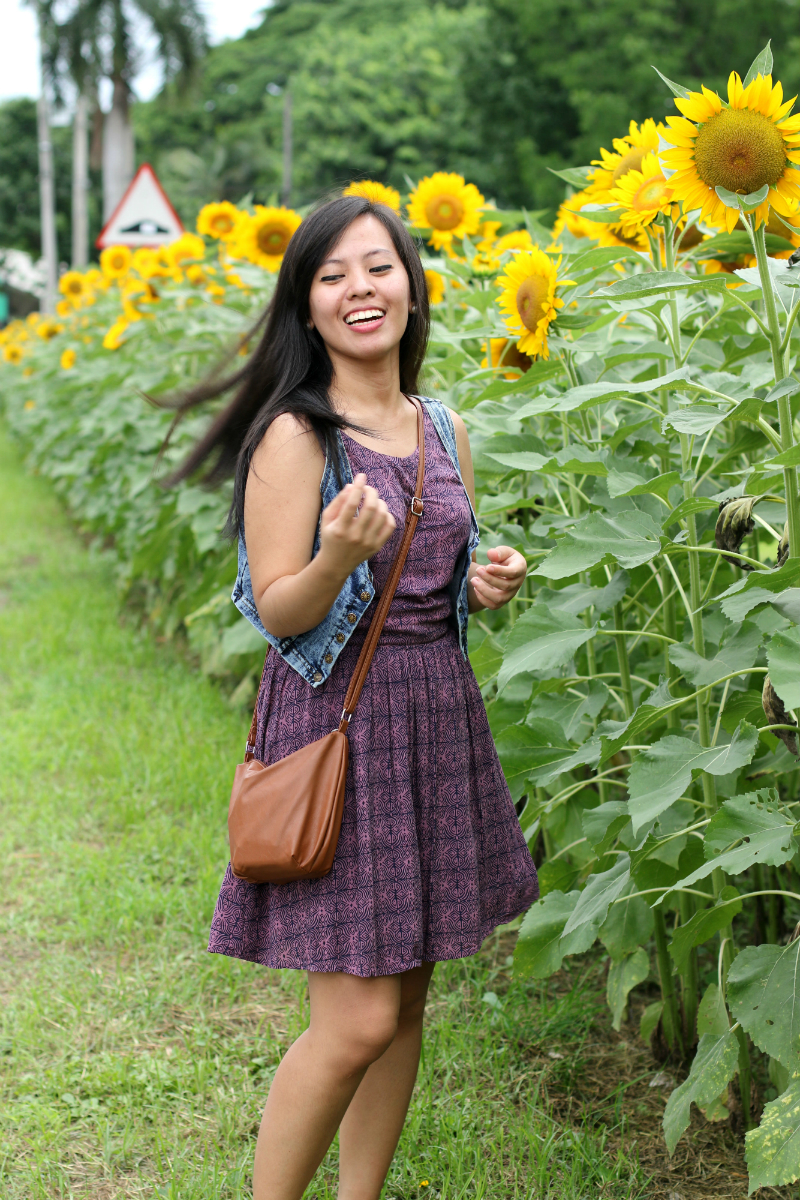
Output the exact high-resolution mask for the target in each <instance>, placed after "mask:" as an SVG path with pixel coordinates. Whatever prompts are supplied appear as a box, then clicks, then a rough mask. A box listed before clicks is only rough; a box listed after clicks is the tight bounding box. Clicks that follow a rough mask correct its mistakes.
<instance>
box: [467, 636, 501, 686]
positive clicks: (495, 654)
mask: <svg viewBox="0 0 800 1200" xmlns="http://www.w3.org/2000/svg"><path fill="white" fill-rule="evenodd" d="M469 661H470V664H471V666H472V669H473V671H474V672H475V676H476V678H477V680H478V683H480V684H483V683H485V682H486V680H487V679H491V678H492V676H493V675H496V674H497V672H498V671H499V670H500V667H501V665H502V662H503V651H502V649H501V647H500V646H498V644H497V642H496V641H495V640H494V638H493V637H486V638H484V640H483V641H482V642H481V644H480V646H478V649H477V650H474V651H473V652H472V653H471V654H470V656H469Z"/></svg>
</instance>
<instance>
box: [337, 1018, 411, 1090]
mask: <svg viewBox="0 0 800 1200" xmlns="http://www.w3.org/2000/svg"><path fill="white" fill-rule="evenodd" d="M397 1022H398V1014H397V1008H396V1006H395V1007H390V1006H376V1007H375V1008H373V1009H371V1010H369V1011H367V1012H363V1013H361V1014H360V1016H359V1019H358V1020H357V1021H355V1022H353V1024H352V1025H348V1027H346V1028H341V1027H340V1028H339V1029H337V1030H336V1032H335V1033H331V1034H330V1035H329V1043H330V1044H329V1046H328V1053H329V1054H331V1055H332V1056H333V1057H334V1058H335V1059H336V1060H337V1062H338V1063H339V1065H340V1067H341V1069H343V1070H344V1072H345V1073H347V1074H349V1073H350V1072H352V1071H363V1070H366V1068H367V1067H369V1066H371V1064H372V1063H374V1062H375V1061H376V1060H377V1059H379V1058H380V1057H381V1055H382V1054H384V1053H385V1051H386V1050H388V1049H389V1047H390V1046H391V1044H392V1042H393V1041H394V1037H395V1034H396V1033H397Z"/></svg>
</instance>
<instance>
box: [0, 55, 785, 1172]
mask: <svg viewBox="0 0 800 1200" xmlns="http://www.w3.org/2000/svg"><path fill="white" fill-rule="evenodd" d="M664 85H665V88H669V89H670V91H671V92H672V94H673V96H674V100H675V106H676V109H677V112H676V114H675V115H673V116H670V117H668V118H667V121H666V124H665V125H657V124H655V123H654V122H653V121H645V122H644V123H643V124H642V125H641V126H640V125H638V124H636V123H635V122H631V125H630V128H629V130H628V132H627V133H626V134H624V136H620V138H618V139H617V140H615V141H614V143H613V147H612V149H611V150H607V149H601V150H600V151H599V156H598V158H597V159H596V160H595V161H594V162H593V163H591V164H589V165H588V166H586V167H585V168H571V169H569V170H565V171H563V172H561V173H560V174H561V177H562V179H563V181H564V182H565V184H566V185H567V187H568V193H569V194H568V197H567V199H565V201H564V203H563V204H562V206H561V209H560V210H559V213H558V217H557V220H556V224H555V226H554V228H553V229H552V230H551V229H548V228H544V227H543V226H542V225H541V224H540V219H541V216H542V214H530V213H526V212H510V211H504V210H500V209H498V208H496V207H494V206H492V205H491V204H489V203H487V202H486V200H485V198H484V197H483V196H482V195H481V194H480V192H479V191H478V189H477V188H475V187H474V185H472V184H470V183H467V182H466V181H465V180H464V178H463V177H462V176H460V175H458V174H455V173H448V172H437V173H436V174H434V175H432V176H430V177H428V178H426V179H423V180H421V181H420V182H419V183H418V184H416V186H414V187H410V188H409V194H408V195H407V197H405V209H404V212H405V217H406V220H407V221H408V224H409V227H410V228H411V229H412V230H414V231H415V232H416V233H417V234H418V235H419V236H420V237H421V238H422V239H424V240H425V242H426V243H427V244H426V254H427V258H426V263H425V265H426V276H427V280H428V288H429V296H430V300H431V303H432V314H433V333H432V339H431V346H430V353H429V358H428V361H427V367H426V372H427V375H426V385H425V386H426V390H427V391H428V393H429V394H432V395H437V396H439V397H441V398H442V399H443V400H444V401H446V403H448V404H449V405H450V406H451V407H452V408H453V409H456V410H457V411H458V412H460V413H461V414H462V416H463V417H464V420H465V421H466V422H467V424H468V427H469V430H470V436H471V441H472V446H473V454H474V458H475V467H476V477H477V494H478V506H477V507H478V516H479V520H480V522H481V525H482V535H483V546H484V548H485V547H487V546H492V545H496V544H500V543H506V544H511V545H513V546H515V547H517V548H518V549H519V550H520V551H521V552H522V553H523V554H524V555H525V556H526V558H527V561H528V563H529V574H528V578H527V580H526V583H525V586H524V588H523V590H522V591H521V592H520V594H519V595H518V596H517V598H516V599H515V600H514V601H513V602H512V603H511V604H510V605H508V606H507V608H506V609H504V610H502V611H501V612H498V613H492V612H484V613H479V614H477V615H476V616H475V617H474V618H473V620H472V628H471V635H470V647H471V657H472V663H473V667H474V669H475V672H476V675H477V677H478V680H479V683H480V685H481V689H482V692H483V695H484V699H485V702H486V706H487V711H488V715H489V720H490V723H491V727H492V731H493V734H494V737H495V739H496V742H497V746H498V749H499V752H500V757H501V761H502V764H503V768H504V771H505V773H506V777H507V779H508V783H509V786H510V788H511V791H512V795H513V797H514V799H515V801H516V802H517V808H518V811H519V812H520V814H521V818H520V819H521V823H522V827H523V830H524V832H525V834H526V837H527V839H528V841H529V844H530V846H531V850H532V852H533V853H534V854H535V856H536V859H537V862H541V863H542V866H541V870H540V878H541V885H542V898H541V899H540V900H539V901H538V902H537V903H536V904H535V905H534V906H533V907H532V908H531V909H530V910H529V912H528V913H527V915H526V916H525V918H524V921H523V923H522V926H521V929H520V932H519V938H518V942H517V947H516V951H515V957H514V964H515V971H516V972H517V973H519V974H520V975H522V976H524V977H528V978H533V979H545V978H547V977H548V976H550V975H552V974H553V973H554V972H556V971H557V970H558V969H559V967H560V965H561V963H562V961H563V959H564V958H565V956H570V955H580V954H585V953H586V952H587V951H589V950H590V949H591V948H592V947H593V946H595V944H596V943H597V942H598V941H599V943H600V944H601V946H602V948H603V951H604V952H605V954H606V955H607V960H608V976H607V997H608V1003H609V1007H610V1010H611V1017H612V1021H613V1024H614V1027H615V1028H616V1029H619V1028H620V1026H621V1023H622V1021H623V1019H624V1018H625V1014H626V1011H627V1008H628V1002H629V998H630V996H631V993H632V991H633V990H634V989H635V988H637V987H638V986H639V985H643V984H645V983H647V982H648V981H653V982H654V983H655V984H656V985H657V987H658V989H659V993H660V998H659V999H658V1000H657V1001H656V1002H654V1003H652V1004H650V1005H649V1006H648V1007H646V1008H645V1009H644V1013H643V1016H642V1018H641V1023H640V1033H641V1036H642V1038H644V1039H645V1041H647V1042H650V1043H651V1045H652V1046H653V1048H654V1050H655V1052H656V1053H658V1054H660V1056H661V1057H662V1058H663V1059H667V1058H671V1059H672V1061H673V1062H675V1063H682V1064H684V1065H685V1066H686V1067H687V1069H688V1075H687V1077H686V1079H685V1081H684V1082H683V1083H682V1084H681V1085H680V1086H679V1087H677V1088H676V1089H675V1090H674V1091H673V1092H672V1093H671V1095H670V1097H669V1100H668V1102H667V1104H666V1109H665V1113H664V1135H665V1139H666V1143H667V1147H668V1149H669V1152H670V1153H672V1152H673V1150H674V1148H675V1146H676V1144H677V1143H678V1141H679V1139H680V1138H681V1137H682V1136H683V1135H684V1133H685V1131H686V1129H687V1128H688V1125H689V1120H690V1110H691V1105H692V1104H693V1103H694V1104H695V1105H696V1106H697V1108H698V1109H700V1110H701V1112H702V1113H703V1114H704V1115H705V1118H706V1119H707V1120H708V1121H722V1120H725V1119H727V1118H728V1116H729V1114H730V1112H731V1110H732V1109H733V1108H735V1109H736V1111H737V1113H738V1115H739V1119H740V1121H741V1124H742V1125H743V1126H744V1128H745V1130H746V1158H747V1164H748V1169H749V1175H750V1189H751V1191H754V1190H756V1189H757V1188H759V1187H762V1186H780V1185H783V1184H787V1183H791V1182H793V1181H796V1180H798V1178H800V1005H798V1004H797V1003H796V1002H795V1001H796V996H797V979H798V975H799V974H800V937H798V933H800V759H798V740H797V739H798V733H797V730H798V724H797V717H796V710H798V709H800V495H799V494H798V482H797V467H798V465H800V437H799V436H798V434H799V433H800V430H799V429H798V407H800V375H798V374H797V351H798V344H799V343H798V337H797V333H796V318H797V316H798V314H799V313H800V269H795V266H794V262H793V257H792V256H793V254H794V251H795V248H796V247H799V246H800V205H799V202H800V115H798V116H792V115H791V112H792V105H793V102H792V101H791V100H790V101H788V102H786V101H784V98H783V93H782V88H781V85H780V83H778V82H775V81H773V78H772V55H771V53H770V50H769V47H767V48H766V49H765V50H764V51H763V52H762V53H761V54H760V55H759V56H758V57H757V59H756V61H755V62H754V63H753V64H752V66H751V68H750V70H749V71H748V72H747V73H746V75H745V76H744V77H743V78H742V77H740V76H739V75H738V74H737V73H735V72H732V73H731V76H730V80H729V84H728V91H727V95H726V96H725V97H720V96H718V95H716V94H715V93H713V92H710V91H708V90H706V89H704V90H703V91H702V92H700V93H690V92H688V91H687V90H686V89H685V88H683V87H681V86H680V85H679V84H676V83H672V82H670V81H669V80H666V79H664ZM347 191H349V192H356V193H357V194H365V195H368V196H369V197H370V198H371V199H374V200H376V201H378V202H381V203H385V204H388V205H390V206H391V207H393V208H394V209H396V210H400V211H402V210H403V209H402V206H403V199H404V198H403V197H401V196H400V195H399V194H398V193H397V192H396V191H394V190H393V189H390V188H387V187H384V186H383V185H382V184H380V183H375V182H372V181H361V182H357V183H354V184H351V185H350V187H349V188H348V189H347ZM301 218H302V214H298V213H293V212H290V211H288V210H286V209H274V208H273V209H270V208H261V207H259V206H256V207H254V208H245V207H242V208H237V207H236V206H234V205H232V204H228V203H227V202H225V203H220V204H210V205H207V206H206V207H205V208H204V209H203V210H202V211H201V213H200V215H199V218H198V222H197V230H198V232H197V234H186V235H184V236H183V237H182V238H181V239H180V240H179V241H178V242H175V243H173V244H172V245H171V246H168V247H166V248H165V249H163V250H161V251H146V250H139V251H137V252H136V253H135V254H133V255H131V253H130V252H129V251H128V250H127V249H126V248H124V247H112V248H111V249H109V250H106V251H104V252H103V255H102V256H101V262H100V266H99V268H97V269H94V270H91V271H89V272H87V273H85V274H78V273H76V272H69V273H68V274H66V275H64V276H63V278H62V280H61V290H62V293H63V297H64V298H63V300H62V301H61V302H60V303H59V306H58V312H57V313H56V314H54V315H52V316H45V317H40V316H39V315H38V314H37V315H35V316H34V317H32V318H30V319H29V320H28V322H26V323H25V324H15V325H12V326H9V327H8V328H7V329H6V330H5V331H4V332H3V333H2V334H1V335H0V343H1V345H0V350H1V351H2V357H3V359H4V363H3V365H2V367H0V395H2V399H3V404H4V409H5V413H6V418H7V421H8V422H9V424H10V426H11V428H12V430H13V431H14V433H15V434H16V435H17V436H18V437H19V439H20V443H21V445H22V446H24V448H25V453H26V454H27V456H28V461H29V463H30V465H31V467H32V468H33V469H34V470H36V471H39V472H41V473H42V474H44V475H46V476H48V477H49V478H51V479H52V480H53V481H54V483H55V486H56V487H57V489H58V490H59V491H60V492H61V494H62V495H63V496H64V498H65V500H66V502H67V504H68V505H69V506H70V508H71V510H72V511H73V513H74V514H75V516H76V518H77V519H78V520H79V521H80V523H81V525H82V526H83V527H84V528H85V529H86V531H87V533H90V534H91V535H93V537H94V539H95V545H96V547H97V552H98V553H104V554H109V555H112V556H113V557H114V560H115V562H116V563H117V565H118V571H119V579H120V585H121V587H122V589H123V592H124V594H125V596H126V598H127V599H128V601H129V603H130V604H132V605H133V606H135V607H136V608H137V609H138V611H139V612H140V613H141V614H142V616H143V618H144V619H146V621H147V622H149V623H150V624H151V625H152V627H153V628H154V629H155V630H156V631H157V632H159V633H160V634H161V635H162V636H170V635H172V634H174V633H176V632H178V631H181V632H185V634H186V636H187V637H188V639H189V642H190V644H191V646H192V647H193V649H194V651H195V652H196V654H197V655H198V657H199V659H200V661H201V663H202V666H203V668H204V669H205V670H206V671H208V672H210V673H212V674H215V675H218V676H220V677H223V678H225V679H227V680H229V681H233V683H232V685H231V686H232V687H233V698H234V700H235V701H237V702H238V701H240V700H243V699H245V698H252V693H253V690H254V687H255V681H256V678H257V676H256V672H257V669H258V665H259V660H260V653H263V650H262V644H261V643H260V640H259V638H258V635H256V634H255V633H254V632H253V630H252V629H251V627H250V626H249V624H247V623H246V622H245V621H244V620H242V619H240V618H239V617H238V615H237V614H236V612H235V610H234V609H233V607H232V605H231V604H230V602H229V593H230V588H231V585H232V582H233V579H234V576H235V552H234V548H233V547H232V546H231V545H230V544H229V543H228V542H226V541H225V540H224V539H223V538H222V535H221V528H222V524H223V521H224V517H225V514H226V511H227V506H228V500H229V493H228V492H227V491H226V490H225V489H222V490H220V491H208V490H206V489H204V488H203V487H202V486H200V485H199V484H198V483H194V482H193V483H187V484H183V485H181V486H179V487H178V488H176V489H175V490H173V491H167V490H164V489H163V488H161V487H160V486H159V484H158V482H157V479H158V477H159V476H160V475H163V474H165V473H167V472H168V470H169V468H170V467H171V466H173V465H175V464H177V463H178V462H179V461H180V460H181V459H182V457H183V456H184V454H185V453H186V450H187V448H188V446H189V445H190V444H191V443H192V442H193V441H194V439H195V438H196V437H197V434H198V432H199V430H200V429H201V428H203V427H204V426H205V424H206V421H207V415H205V416H203V417H199V416H192V417H191V418H189V419H187V420H186V421H185V422H183V423H182V424H180V425H179V426H178V427H177V428H176V429H175V430H174V431H173V433H172V436H171V439H170V441H169V444H168V445H167V447H166V449H164V448H163V444H164V439H165V436H166V434H167V431H168V429H169V427H170V423H171V414H170V413H169V412H168V411H165V410H164V409H161V408H159V407H158V406H157V405H155V404H153V403H152V402H151V399H150V398H158V397H160V396H164V395H167V394H170V393H174V392H176V391H179V390H180V389H181V388H182V387H185V386H186V385H187V384H188V383H189V382H192V381H194V380H196V379H198V378H199V377H200V376H201V375H202V374H203V373H205V372H206V371H207V370H209V369H210V368H212V367H214V366H215V365H216V364H218V363H219V361H220V359H221V358H222V359H224V358H225V357H226V356H227V360H228V362H229V363H230V362H235V361H236V357H237V356H238V355H246V354H247V353H248V352H249V349H250V346H249V343H248V329H250V328H251V327H252V324H253V322H254V319H255V317H256V315H257V314H258V313H259V312H260V311H261V309H262V308H263V306H264V304H265V302H266V301H267V300H268V298H269V296H270V294H271V288H272V285H273V283H274V279H275V272H276V270H277V269H278V267H279V265H280V261H281V257H282V254H283V251H284V250H285V248H286V245H287V244H288V241H289V239H290V238H291V236H292V234H293V233H294V230H295V229H296V228H297V226H298V225H299V223H300V221H301ZM798 257H800V255H798ZM659 993H657V994H659Z"/></svg>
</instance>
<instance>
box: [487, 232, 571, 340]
mask: <svg viewBox="0 0 800 1200" xmlns="http://www.w3.org/2000/svg"><path fill="white" fill-rule="evenodd" d="M560 263H561V259H560V258H559V259H558V260H557V261H556V262H553V260H552V259H550V258H548V257H547V255H546V254H545V253H544V252H543V251H542V250H540V249H539V247H538V246H534V248H533V249H532V250H528V251H523V252H522V253H521V254H517V255H515V256H514V258H513V259H512V260H511V262H510V263H508V265H507V266H506V269H505V274H504V275H501V276H500V278H499V279H498V281H497V282H498V284H499V286H500V288H501V289H502V291H501V294H500V299H499V301H498V303H499V307H500V311H501V312H502V313H504V314H505V317H504V319H505V325H506V329H507V330H508V331H509V333H511V334H513V335H514V336H515V337H516V339H517V349H518V350H520V351H521V352H522V353H523V354H527V355H528V356H529V357H530V358H537V357H539V358H549V357H550V351H549V349H548V346H547V330H548V328H549V326H550V325H551V323H552V322H553V321H554V320H555V317H556V313H557V311H558V309H559V308H561V307H562V306H563V304H564V301H563V300H562V299H561V298H560V297H559V296H556V288H557V287H565V286H571V285H570V281H569V280H564V279H562V280H559V279H558V267H559V265H560Z"/></svg>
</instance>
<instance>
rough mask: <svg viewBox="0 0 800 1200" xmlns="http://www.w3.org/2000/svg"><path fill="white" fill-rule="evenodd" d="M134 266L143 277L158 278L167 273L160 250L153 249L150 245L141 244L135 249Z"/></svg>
mask: <svg viewBox="0 0 800 1200" xmlns="http://www.w3.org/2000/svg"><path fill="white" fill-rule="evenodd" d="M132 266H133V269H134V271H135V272H136V273H137V275H139V276H141V278H142V279H156V278H158V277H160V276H161V277H163V276H164V275H166V273H167V272H166V269H165V268H164V266H163V264H162V262H161V256H160V254H159V252H158V250H153V249H152V248H151V247H150V246H140V247H139V249H138V250H134V252H133V263H132Z"/></svg>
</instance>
